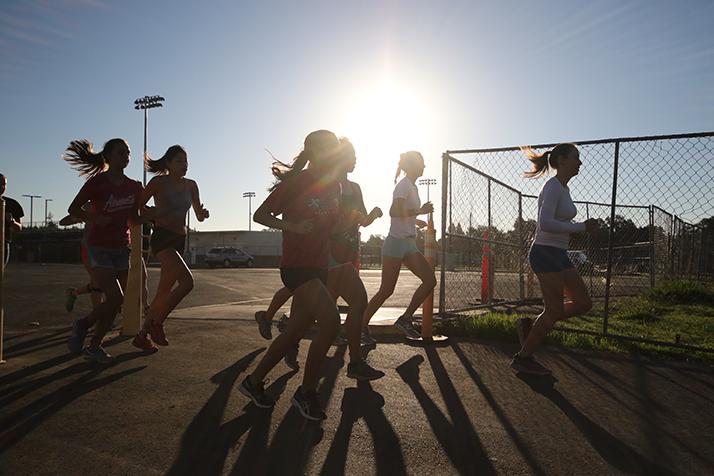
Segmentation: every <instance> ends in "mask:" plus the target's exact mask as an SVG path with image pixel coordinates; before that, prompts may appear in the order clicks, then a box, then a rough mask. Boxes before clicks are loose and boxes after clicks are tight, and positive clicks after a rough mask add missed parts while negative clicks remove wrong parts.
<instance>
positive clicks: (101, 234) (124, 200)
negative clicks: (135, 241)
mask: <svg viewBox="0 0 714 476" xmlns="http://www.w3.org/2000/svg"><path fill="white" fill-rule="evenodd" d="M141 189H142V187H141V183H140V182H137V181H135V180H131V179H129V178H126V177H124V178H123V180H122V181H121V182H119V183H112V182H111V181H110V180H109V177H108V175H107V173H106V172H105V173H101V174H99V175H97V176H96V177H92V178H91V179H89V180H87V182H86V183H85V184H84V186H83V187H82V190H81V191H82V192H84V193H85V194H86V196H87V198H89V200H90V206H91V211H92V213H95V214H101V215H106V216H108V217H109V218H110V219H111V221H110V222H109V223H108V224H106V225H99V224H97V223H88V224H87V228H88V229H87V244H88V245H90V246H103V247H106V248H123V247H125V246H128V245H129V240H130V235H129V225H128V221H129V218H130V217H131V216H132V215H133V214H134V213H135V210H136V209H137V208H138V207H139V200H140V198H141Z"/></svg>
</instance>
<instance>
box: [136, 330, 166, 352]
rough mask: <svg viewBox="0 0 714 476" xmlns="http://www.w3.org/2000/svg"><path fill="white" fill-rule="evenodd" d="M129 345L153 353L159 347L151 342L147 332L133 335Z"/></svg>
mask: <svg viewBox="0 0 714 476" xmlns="http://www.w3.org/2000/svg"><path fill="white" fill-rule="evenodd" d="M131 345H133V346H134V347H137V348H139V349H141V350H143V351H144V352H150V353H154V352H157V351H158V350H159V348H158V347H156V345H154V343H153V342H151V337H149V336H148V335H147V334H141V333H139V334H137V335H136V336H135V337H134V340H132V341H131Z"/></svg>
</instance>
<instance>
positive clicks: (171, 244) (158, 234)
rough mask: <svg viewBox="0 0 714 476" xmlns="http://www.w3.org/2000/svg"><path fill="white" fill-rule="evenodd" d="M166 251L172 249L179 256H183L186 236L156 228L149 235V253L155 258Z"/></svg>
mask: <svg viewBox="0 0 714 476" xmlns="http://www.w3.org/2000/svg"><path fill="white" fill-rule="evenodd" d="M166 249H174V250H176V251H177V252H178V254H179V255H181V256H183V252H184V250H185V249H186V235H182V234H180V233H176V232H173V231H171V230H167V229H166V228H159V227H158V226H157V227H155V228H154V231H153V232H152V233H151V252H152V253H153V254H154V256H156V255H157V254H158V253H159V252H161V251H163V250H166Z"/></svg>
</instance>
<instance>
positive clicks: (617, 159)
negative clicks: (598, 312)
mask: <svg viewBox="0 0 714 476" xmlns="http://www.w3.org/2000/svg"><path fill="white" fill-rule="evenodd" d="M619 162H620V142H619V141H617V142H615V161H614V163H613V167H612V200H611V202H610V230H609V231H608V237H607V271H606V273H605V310H604V312H603V319H602V333H603V334H604V335H607V320H608V317H609V315H610V283H611V282H612V245H613V240H614V237H615V206H616V203H617V170H618V167H619Z"/></svg>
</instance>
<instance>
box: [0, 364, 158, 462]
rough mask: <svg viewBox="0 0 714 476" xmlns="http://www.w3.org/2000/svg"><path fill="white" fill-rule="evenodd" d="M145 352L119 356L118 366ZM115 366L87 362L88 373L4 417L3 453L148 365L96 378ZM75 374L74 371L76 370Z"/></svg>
mask: <svg viewBox="0 0 714 476" xmlns="http://www.w3.org/2000/svg"><path fill="white" fill-rule="evenodd" d="M143 355H144V354H143V353H141V352H135V353H129V354H123V355H121V356H119V357H117V358H116V360H115V364H114V365H116V364H118V363H122V362H127V361H130V360H132V359H135V358H137V357H142V356H143ZM112 367H113V365H97V364H94V365H87V366H86V367H84V368H86V369H87V370H89V371H88V372H87V373H86V374H84V375H82V376H81V377H79V378H78V379H76V380H75V381H73V382H71V383H70V384H68V385H66V386H64V387H62V388H60V389H58V390H56V391H54V392H52V393H50V394H47V395H45V396H43V397H40V398H38V399H37V400H35V401H34V402H31V403H29V404H27V405H25V406H24V407H22V408H20V409H18V410H16V411H15V412H14V413H12V414H11V415H9V416H8V417H6V418H4V419H3V420H1V421H0V453H3V452H5V451H7V450H8V449H9V448H11V447H12V446H13V445H14V444H15V443H17V442H18V441H20V440H21V439H22V438H24V437H25V436H26V435H27V434H29V433H30V432H31V431H32V430H33V429H35V428H36V427H37V426H39V425H40V424H41V423H42V422H43V421H44V420H46V419H47V418H49V417H50V416H52V415H53V414H55V413H56V412H58V411H59V410H61V409H62V408H64V407H66V406H67V405H69V404H70V403H72V402H73V401H74V400H76V399H78V398H79V397H81V396H83V395H85V394H87V393H90V392H92V391H94V390H96V389H98V388H101V387H103V386H105V385H109V384H111V383H113V382H116V381H117V380H119V379H121V378H123V377H126V376H128V375H131V374H134V373H136V372H139V371H141V370H143V369H145V368H146V366H145V365H144V366H140V367H135V368H132V369H127V370H123V371H121V372H117V373H114V374H111V375H108V376H106V377H103V378H100V379H97V378H96V377H97V376H98V375H99V374H101V373H102V372H103V371H105V370H107V369H110V368H112ZM75 371H76V369H75ZM71 373H74V371H73V372H71Z"/></svg>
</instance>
